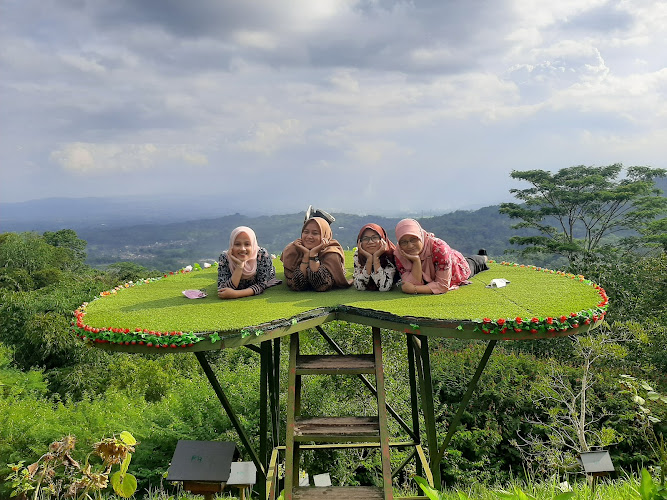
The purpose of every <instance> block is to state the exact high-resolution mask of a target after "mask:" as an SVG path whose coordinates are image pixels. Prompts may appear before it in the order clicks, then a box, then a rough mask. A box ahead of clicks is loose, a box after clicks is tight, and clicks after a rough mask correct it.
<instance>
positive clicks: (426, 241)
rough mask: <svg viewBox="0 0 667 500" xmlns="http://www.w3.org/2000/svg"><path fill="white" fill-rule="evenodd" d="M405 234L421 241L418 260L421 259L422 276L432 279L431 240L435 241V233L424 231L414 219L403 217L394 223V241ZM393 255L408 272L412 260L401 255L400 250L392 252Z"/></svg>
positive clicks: (433, 265)
mask: <svg viewBox="0 0 667 500" xmlns="http://www.w3.org/2000/svg"><path fill="white" fill-rule="evenodd" d="M406 234H408V235H410V236H416V237H417V238H419V240H420V241H421V242H422V245H423V247H422V250H421V252H419V260H421V263H422V276H423V278H424V280H425V281H427V282H430V281H434V280H435V264H434V262H433V259H432V258H431V257H432V256H433V242H434V241H435V235H434V234H433V233H427V232H426V231H424V230H423V229H422V227H421V226H420V225H419V222H417V221H416V220H414V219H403V220H402V221H400V222H399V223H398V224H396V241H400V239H401V238H402V237H403V236H405V235H406ZM399 248H400V247H399ZM394 257H395V258H396V260H397V261H399V262H400V263H401V265H402V266H403V267H404V268H405V270H406V271H408V272H410V270H411V269H412V262H411V261H410V260H408V259H406V258H405V257H403V256H402V255H401V252H400V250H398V251H396V252H394Z"/></svg>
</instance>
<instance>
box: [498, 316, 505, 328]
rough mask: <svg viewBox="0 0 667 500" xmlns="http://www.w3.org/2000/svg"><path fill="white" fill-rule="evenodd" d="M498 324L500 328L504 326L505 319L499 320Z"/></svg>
mask: <svg viewBox="0 0 667 500" xmlns="http://www.w3.org/2000/svg"><path fill="white" fill-rule="evenodd" d="M496 323H498V326H503V325H504V324H505V318H498V321H497V322H496Z"/></svg>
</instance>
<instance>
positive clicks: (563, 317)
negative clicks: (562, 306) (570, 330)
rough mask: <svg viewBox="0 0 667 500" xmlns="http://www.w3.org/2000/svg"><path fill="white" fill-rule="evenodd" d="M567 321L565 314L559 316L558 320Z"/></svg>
mask: <svg viewBox="0 0 667 500" xmlns="http://www.w3.org/2000/svg"><path fill="white" fill-rule="evenodd" d="M566 321H567V316H565V315H563V316H561V317H560V322H561V323H565V322H566Z"/></svg>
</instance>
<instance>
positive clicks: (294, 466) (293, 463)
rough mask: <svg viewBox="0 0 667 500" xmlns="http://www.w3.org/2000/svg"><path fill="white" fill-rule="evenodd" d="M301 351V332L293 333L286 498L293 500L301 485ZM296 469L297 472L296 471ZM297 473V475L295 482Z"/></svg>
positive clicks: (288, 390) (286, 454)
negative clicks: (297, 430)
mask: <svg viewBox="0 0 667 500" xmlns="http://www.w3.org/2000/svg"><path fill="white" fill-rule="evenodd" d="M298 353H299V334H298V333H293V334H292V338H291V339H290V355H289V372H288V386H287V432H286V439H285V500H292V490H293V488H294V486H298V485H299V479H298V474H299V462H298V460H295V454H296V450H295V447H296V446H298V443H295V442H294V421H295V418H296V415H297V414H298V413H297V408H296V406H297V393H298V388H297V378H300V377H297V375H296V357H297V355H298ZM295 470H296V472H295ZM295 474H296V476H297V480H296V484H294V477H295Z"/></svg>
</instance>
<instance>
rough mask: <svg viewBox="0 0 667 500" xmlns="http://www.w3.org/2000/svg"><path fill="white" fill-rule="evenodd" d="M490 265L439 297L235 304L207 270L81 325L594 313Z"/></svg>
mask: <svg viewBox="0 0 667 500" xmlns="http://www.w3.org/2000/svg"><path fill="white" fill-rule="evenodd" d="M346 262H347V264H348V270H349V274H348V276H351V274H352V270H351V267H352V256H351V254H349V255H347V256H346ZM275 265H276V271H277V273H278V278H280V279H284V276H283V268H282V263H281V262H280V261H279V260H276V261H275ZM489 267H490V270H488V271H485V272H483V273H480V274H479V275H477V276H474V277H473V278H472V280H471V281H473V284H472V285H467V286H463V287H460V288H459V289H458V290H454V291H451V292H448V293H446V294H443V295H416V296H415V295H406V294H404V293H402V292H401V291H400V290H398V289H395V290H392V291H390V292H360V291H357V290H356V289H354V287H351V288H348V289H344V290H340V289H339V290H331V291H328V292H324V293H318V292H293V291H291V290H289V288H287V285H286V284H285V283H283V284H282V285H279V286H276V287H273V288H269V289H268V290H266V291H265V292H264V293H263V294H261V295H259V296H252V297H246V298H242V299H235V300H220V299H219V298H218V297H217V287H216V285H217V268H210V269H205V270H198V271H192V272H190V273H185V274H180V273H179V274H175V275H173V276H168V277H167V278H163V279H161V280H158V281H154V282H151V283H148V284H141V285H140V286H133V287H130V288H123V289H121V290H119V291H118V292H117V293H114V294H112V295H109V296H106V297H102V298H100V299H99V300H95V301H93V302H91V303H90V304H89V305H88V306H87V308H86V317H85V322H86V324H88V325H90V326H92V327H97V328H103V327H106V328H111V327H114V328H129V329H130V330H132V331H134V330H135V328H142V329H148V330H156V331H174V330H177V331H184V332H188V331H192V332H207V331H208V332H210V331H218V332H225V331H228V332H230V331H239V330H242V329H243V328H245V327H252V326H258V325H262V324H264V323H268V322H271V321H274V320H280V319H289V318H292V317H293V316H296V315H298V314H302V313H305V312H307V311H310V310H313V309H317V308H330V307H334V306H337V305H347V306H351V307H355V308H361V309H372V310H375V311H381V312H386V313H389V314H393V315H396V316H409V317H417V318H431V319H441V320H454V321H465V320H481V319H482V318H485V317H486V318H491V319H497V318H514V317H517V316H520V317H523V318H530V317H541V318H544V317H547V316H551V317H559V316H561V315H569V314H570V313H571V312H579V311H582V310H585V309H593V308H595V307H596V304H598V302H600V295H599V293H598V291H597V290H595V289H594V288H593V287H592V286H590V285H589V284H587V283H584V282H581V281H579V280H578V279H571V278H568V277H566V276H562V275H556V274H551V273H545V272H541V271H535V270H533V269H530V268H524V267H514V266H506V265H500V264H495V263H492V264H490V265H489ZM494 278H505V279H508V280H509V281H511V283H510V284H509V285H508V286H507V287H505V288H498V289H494V288H486V287H485V286H486V285H487V284H488V283H489V282H490V281H491V280H492V279H494ZM187 289H203V290H205V291H206V293H207V294H208V296H207V297H206V298H203V299H187V298H186V297H185V296H184V295H183V294H182V293H181V292H182V291H183V290H187Z"/></svg>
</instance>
